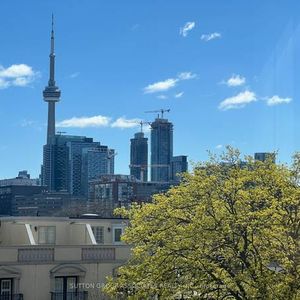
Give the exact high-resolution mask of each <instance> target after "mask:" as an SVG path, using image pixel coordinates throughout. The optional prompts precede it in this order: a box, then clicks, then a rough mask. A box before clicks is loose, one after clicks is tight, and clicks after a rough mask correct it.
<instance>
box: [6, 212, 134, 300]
mask: <svg viewBox="0 0 300 300" xmlns="http://www.w3.org/2000/svg"><path fill="white" fill-rule="evenodd" d="M127 224H128V221H127V220H125V219H121V218H110V219H106V218H99V217H96V216H93V215H85V216H83V217H80V218H53V217H52V218H49V217H2V218H0V300H94V299H95V300H96V299H97V300H98V299H107V298H106V297H105V295H103V293H102V292H101V287H102V286H103V285H104V283H105V281H106V277H107V276H109V275H113V276H114V275H115V274H116V270H117V268H118V267H119V266H120V265H122V264H124V263H125V262H126V261H127V260H128V258H129V256H130V247H129V246H127V245H125V244H124V243H123V242H122V241H121V235H122V233H123V231H124V229H125V228H126V226H127Z"/></svg>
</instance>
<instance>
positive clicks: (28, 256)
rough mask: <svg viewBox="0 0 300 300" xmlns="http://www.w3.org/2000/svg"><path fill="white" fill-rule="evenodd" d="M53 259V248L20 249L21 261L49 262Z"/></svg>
mask: <svg viewBox="0 0 300 300" xmlns="http://www.w3.org/2000/svg"><path fill="white" fill-rule="evenodd" d="M53 260H54V249H53V248H24V249H19V250H18V261H19V262H47V261H53Z"/></svg>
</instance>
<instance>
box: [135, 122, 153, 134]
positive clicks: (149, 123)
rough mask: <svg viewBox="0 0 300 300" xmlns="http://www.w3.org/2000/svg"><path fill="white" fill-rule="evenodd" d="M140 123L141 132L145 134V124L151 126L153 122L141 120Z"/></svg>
mask: <svg viewBox="0 0 300 300" xmlns="http://www.w3.org/2000/svg"><path fill="white" fill-rule="evenodd" d="M138 123H139V124H140V126H141V132H143V126H144V125H145V124H147V125H151V122H147V121H143V120H141V121H140V122H138Z"/></svg>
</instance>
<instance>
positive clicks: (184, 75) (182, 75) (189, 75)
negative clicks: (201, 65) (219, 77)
mask: <svg viewBox="0 0 300 300" xmlns="http://www.w3.org/2000/svg"><path fill="white" fill-rule="evenodd" d="M196 77H197V75H196V74H193V73H192V72H181V73H179V74H178V79H180V80H190V79H194V78H196Z"/></svg>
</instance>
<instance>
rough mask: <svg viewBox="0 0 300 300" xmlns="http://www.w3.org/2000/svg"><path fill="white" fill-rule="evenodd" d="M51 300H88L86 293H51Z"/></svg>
mask: <svg viewBox="0 0 300 300" xmlns="http://www.w3.org/2000/svg"><path fill="white" fill-rule="evenodd" d="M51 300H88V292H86V291H77V292H66V293H63V292H51Z"/></svg>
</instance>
